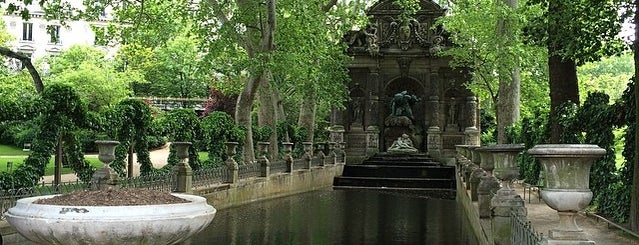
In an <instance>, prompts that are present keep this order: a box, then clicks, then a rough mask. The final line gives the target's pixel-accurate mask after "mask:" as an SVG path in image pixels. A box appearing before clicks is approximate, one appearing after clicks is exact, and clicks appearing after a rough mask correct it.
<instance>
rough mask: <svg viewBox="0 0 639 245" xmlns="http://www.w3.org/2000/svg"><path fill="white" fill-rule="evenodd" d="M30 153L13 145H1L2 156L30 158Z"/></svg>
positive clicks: (0, 152)
mask: <svg viewBox="0 0 639 245" xmlns="http://www.w3.org/2000/svg"><path fill="white" fill-rule="evenodd" d="M29 153H30V152H28V151H23V150H22V149H21V148H19V147H16V146H12V145H0V156H28V155H29Z"/></svg>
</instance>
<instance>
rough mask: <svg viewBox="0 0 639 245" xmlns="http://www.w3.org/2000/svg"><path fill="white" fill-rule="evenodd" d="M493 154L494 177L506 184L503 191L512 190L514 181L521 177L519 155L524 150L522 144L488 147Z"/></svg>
mask: <svg viewBox="0 0 639 245" xmlns="http://www.w3.org/2000/svg"><path fill="white" fill-rule="evenodd" d="M487 150H488V151H490V152H491V153H492V154H493V164H494V169H493V175H494V176H495V177H497V178H498V179H499V180H501V181H502V184H504V186H503V188H502V189H506V190H510V189H512V187H511V184H512V181H513V180H515V179H517V177H519V164H518V163H517V159H516V158H517V155H519V153H521V152H522V151H523V150H524V146H523V145H520V144H501V145H493V146H490V147H487Z"/></svg>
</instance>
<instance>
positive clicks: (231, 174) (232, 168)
mask: <svg viewBox="0 0 639 245" xmlns="http://www.w3.org/2000/svg"><path fill="white" fill-rule="evenodd" d="M224 144H225V145H226V161H224V163H225V164H226V171H227V174H226V175H227V180H226V182H228V183H237V181H238V179H239V169H240V167H239V166H238V164H237V162H236V161H235V159H233V157H234V156H235V153H236V148H237V146H238V145H239V143H237V142H224Z"/></svg>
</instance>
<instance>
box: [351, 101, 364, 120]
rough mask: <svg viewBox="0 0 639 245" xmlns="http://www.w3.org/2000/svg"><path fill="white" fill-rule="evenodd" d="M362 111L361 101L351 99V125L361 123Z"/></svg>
mask: <svg viewBox="0 0 639 245" xmlns="http://www.w3.org/2000/svg"><path fill="white" fill-rule="evenodd" d="M362 110H363V109H362V99H361V98H357V97H356V98H353V101H352V103H351V111H352V115H351V118H352V122H353V123H362Z"/></svg>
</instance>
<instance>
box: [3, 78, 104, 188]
mask: <svg viewBox="0 0 639 245" xmlns="http://www.w3.org/2000/svg"><path fill="white" fill-rule="evenodd" d="M38 110H39V112H40V114H41V116H40V117H39V118H38V119H37V122H38V124H39V127H38V131H37V133H36V137H34V140H33V142H32V148H31V154H30V155H29V157H28V158H27V159H26V160H25V162H24V164H22V165H20V166H19V167H18V168H17V169H16V170H15V171H13V172H11V173H2V174H0V180H1V181H0V189H10V188H20V187H31V186H33V185H35V184H37V182H38V181H39V180H40V178H41V177H42V176H43V175H44V170H45V168H46V165H47V163H48V162H49V159H50V158H51V155H53V154H54V153H55V149H56V145H57V144H58V142H61V143H63V147H64V149H65V150H66V151H65V152H66V153H67V158H68V159H69V162H70V163H71V164H72V166H73V168H74V170H75V172H76V174H77V175H78V177H79V178H80V179H81V180H82V181H89V180H90V176H91V175H92V174H93V168H92V167H91V166H90V165H89V164H88V163H87V162H86V161H85V160H84V157H83V155H82V150H81V147H80V146H79V143H78V142H77V141H76V140H75V137H74V132H75V131H76V130H77V129H79V128H80V127H82V126H85V120H86V111H87V107H86V104H85V103H84V101H83V100H82V99H81V98H80V96H79V95H78V94H77V93H76V92H75V90H73V88H71V87H69V86H65V85H59V84H53V85H50V86H47V87H46V88H45V90H44V91H43V92H42V95H41V100H40V103H38Z"/></svg>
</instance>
